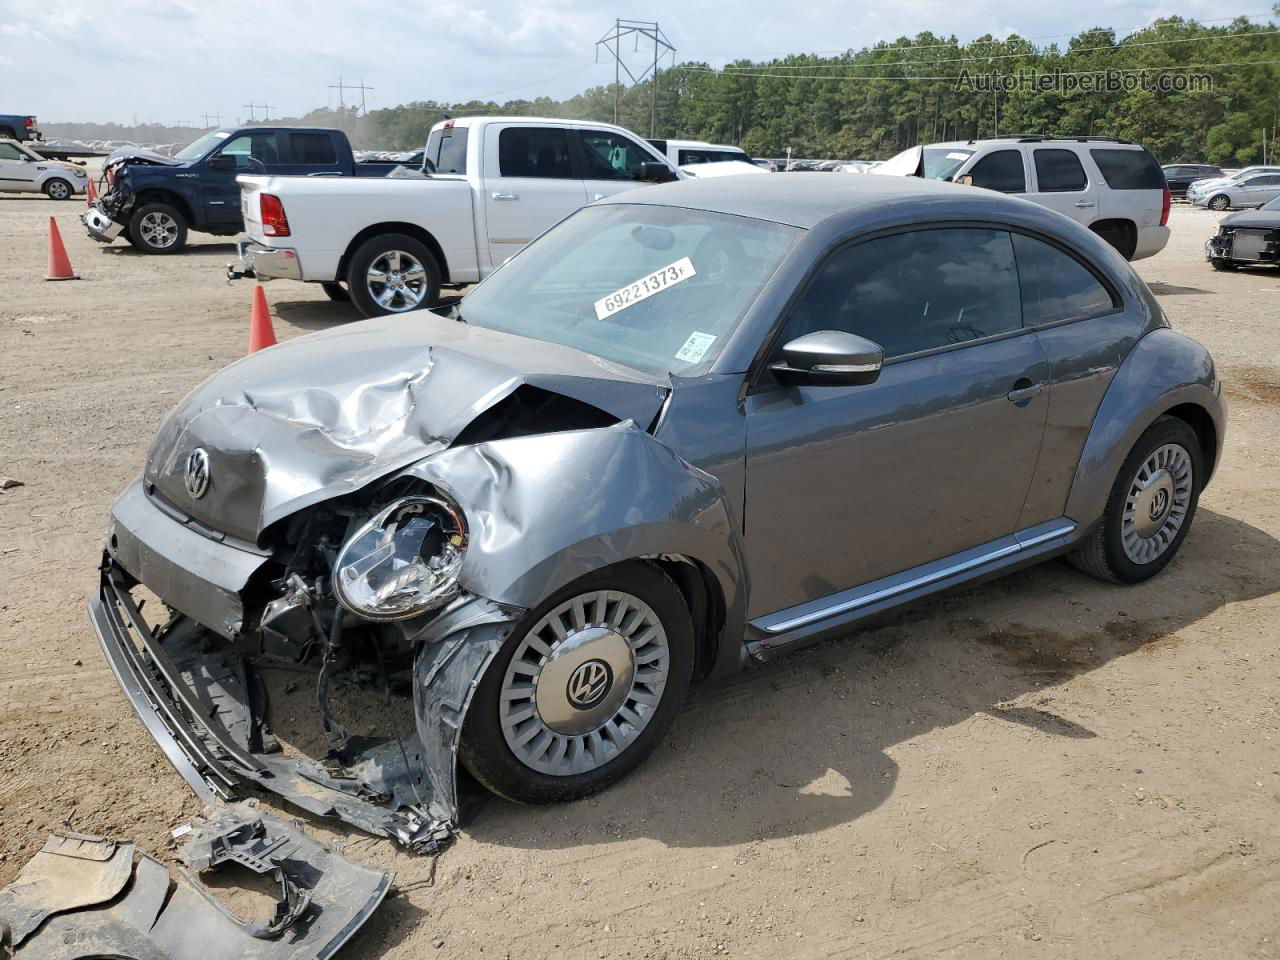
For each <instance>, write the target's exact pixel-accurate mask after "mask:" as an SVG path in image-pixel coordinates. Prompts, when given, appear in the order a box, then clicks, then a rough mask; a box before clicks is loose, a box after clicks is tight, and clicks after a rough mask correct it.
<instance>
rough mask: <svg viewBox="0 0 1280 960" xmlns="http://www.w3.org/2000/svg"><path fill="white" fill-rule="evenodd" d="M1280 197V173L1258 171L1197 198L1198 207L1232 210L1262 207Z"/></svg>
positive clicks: (1225, 182) (1226, 182)
mask: <svg viewBox="0 0 1280 960" xmlns="http://www.w3.org/2000/svg"><path fill="white" fill-rule="evenodd" d="M1276 197H1280V173H1257V174H1254V175H1253V176H1251V177H1245V178H1242V179H1240V180H1228V181H1224V182H1222V183H1219V184H1217V185H1216V186H1214V187H1212V188H1210V189H1208V190H1206V191H1205V192H1203V193H1201V194H1200V195H1199V196H1197V197H1196V198H1195V204H1196V206H1198V207H1208V208H1209V209H1210V210H1231V209H1233V208H1235V209H1247V208H1252V207H1261V206H1262V205H1263V204H1266V203H1270V202H1271V201H1272V200H1274V199H1275V198H1276Z"/></svg>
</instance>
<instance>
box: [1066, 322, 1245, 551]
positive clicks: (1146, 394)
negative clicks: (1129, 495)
mask: <svg viewBox="0 0 1280 960" xmlns="http://www.w3.org/2000/svg"><path fill="white" fill-rule="evenodd" d="M1184 404H1190V405H1193V406H1197V407H1200V408H1202V409H1203V410H1204V411H1205V412H1206V413H1207V414H1208V415H1209V417H1210V418H1211V419H1212V421H1213V426H1214V433H1215V437H1214V444H1215V446H1214V451H1213V458H1212V459H1213V463H1215V464H1216V463H1217V461H1218V460H1219V459H1220V456H1221V452H1222V438H1223V433H1224V428H1225V426H1226V409H1225V406H1224V404H1223V401H1222V397H1221V384H1220V383H1219V381H1218V376H1217V372H1216V371H1215V369H1214V365H1213V357H1211V356H1210V355H1209V351H1208V350H1206V349H1205V348H1204V347H1203V346H1201V345H1200V344H1199V343H1197V342H1196V341H1195V340H1192V339H1191V338H1190V337H1186V336H1183V335H1182V334H1180V333H1177V332H1175V331H1173V330H1170V329H1167V328H1160V329H1156V330H1153V331H1152V332H1151V333H1148V334H1147V335H1146V336H1145V337H1143V338H1142V339H1141V340H1139V341H1138V342H1137V343H1136V344H1135V345H1134V347H1133V349H1132V350H1130V351H1129V354H1128V356H1126V357H1125V359H1124V362H1123V363H1121V365H1120V368H1119V370H1117V371H1116V375H1115V377H1114V378H1113V379H1112V381H1111V385H1110V386H1109V387H1108V388H1107V393H1106V395H1105V396H1104V397H1103V398H1102V404H1101V406H1100V407H1099V408H1098V413H1097V415H1096V416H1095V417H1094V421H1093V429H1092V430H1091V431H1090V433H1089V438H1088V440H1086V441H1085V446H1084V451H1083V452H1082V453H1081V455H1080V462H1079V463H1078V464H1077V466H1076V474H1075V479H1074V480H1073V481H1072V484H1071V493H1070V495H1069V496H1068V497H1067V509H1066V515H1067V516H1068V517H1070V518H1071V519H1072V520H1075V521H1076V523H1078V524H1080V525H1081V527H1086V526H1089V525H1091V524H1093V523H1094V522H1095V521H1097V520H1098V519H1099V518H1100V517H1101V516H1102V514H1103V511H1104V510H1105V509H1106V505H1107V498H1108V497H1109V496H1110V494H1111V487H1112V485H1113V484H1114V483H1115V479H1116V477H1117V475H1118V474H1119V473H1120V467H1121V465H1122V464H1123V463H1124V460H1125V457H1127V456H1128V455H1129V451H1131V450H1132V449H1133V446H1134V444H1136V443H1137V442H1138V438H1139V437H1140V436H1141V435H1142V433H1143V432H1144V431H1145V430H1146V429H1147V428H1148V427H1149V426H1151V424H1152V423H1154V422H1155V420H1156V419H1157V418H1158V417H1160V416H1161V415H1162V414H1164V413H1167V412H1168V411H1170V410H1172V409H1173V408H1174V407H1179V406H1182V405H1184ZM1205 482H1206V483H1207V482H1208V477H1206V478H1205Z"/></svg>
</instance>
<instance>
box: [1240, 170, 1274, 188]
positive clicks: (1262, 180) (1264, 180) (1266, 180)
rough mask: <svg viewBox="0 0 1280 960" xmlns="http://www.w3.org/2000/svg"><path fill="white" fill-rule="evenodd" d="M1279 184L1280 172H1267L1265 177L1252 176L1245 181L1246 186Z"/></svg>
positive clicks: (1272, 185)
mask: <svg viewBox="0 0 1280 960" xmlns="http://www.w3.org/2000/svg"><path fill="white" fill-rule="evenodd" d="M1278 185H1280V174H1274V173H1269V174H1267V175H1266V176H1265V177H1254V178H1253V179H1252V180H1249V181H1247V182H1246V184H1245V186H1248V187H1274V186H1278Z"/></svg>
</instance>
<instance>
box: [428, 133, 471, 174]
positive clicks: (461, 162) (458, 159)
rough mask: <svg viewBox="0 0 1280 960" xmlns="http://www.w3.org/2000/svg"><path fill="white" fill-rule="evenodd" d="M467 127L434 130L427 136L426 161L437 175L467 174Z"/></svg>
mask: <svg viewBox="0 0 1280 960" xmlns="http://www.w3.org/2000/svg"><path fill="white" fill-rule="evenodd" d="M467 130H468V128H467V127H452V128H450V129H448V130H445V129H444V128H441V129H439V130H432V131H431V133H430V134H429V135H428V136H427V150H426V159H427V160H428V161H429V162H430V163H431V165H432V166H433V167H435V172H436V173H466V172H467Z"/></svg>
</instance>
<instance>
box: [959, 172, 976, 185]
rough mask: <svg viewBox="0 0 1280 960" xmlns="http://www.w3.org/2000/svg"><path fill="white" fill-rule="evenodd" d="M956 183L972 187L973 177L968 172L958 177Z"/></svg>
mask: <svg viewBox="0 0 1280 960" xmlns="http://www.w3.org/2000/svg"><path fill="white" fill-rule="evenodd" d="M956 183H963V184H964V185H965V186H966V187H972V186H973V177H971V176H969V175H968V174H967V173H966V174H965V175H964V176H963V177H956Z"/></svg>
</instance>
